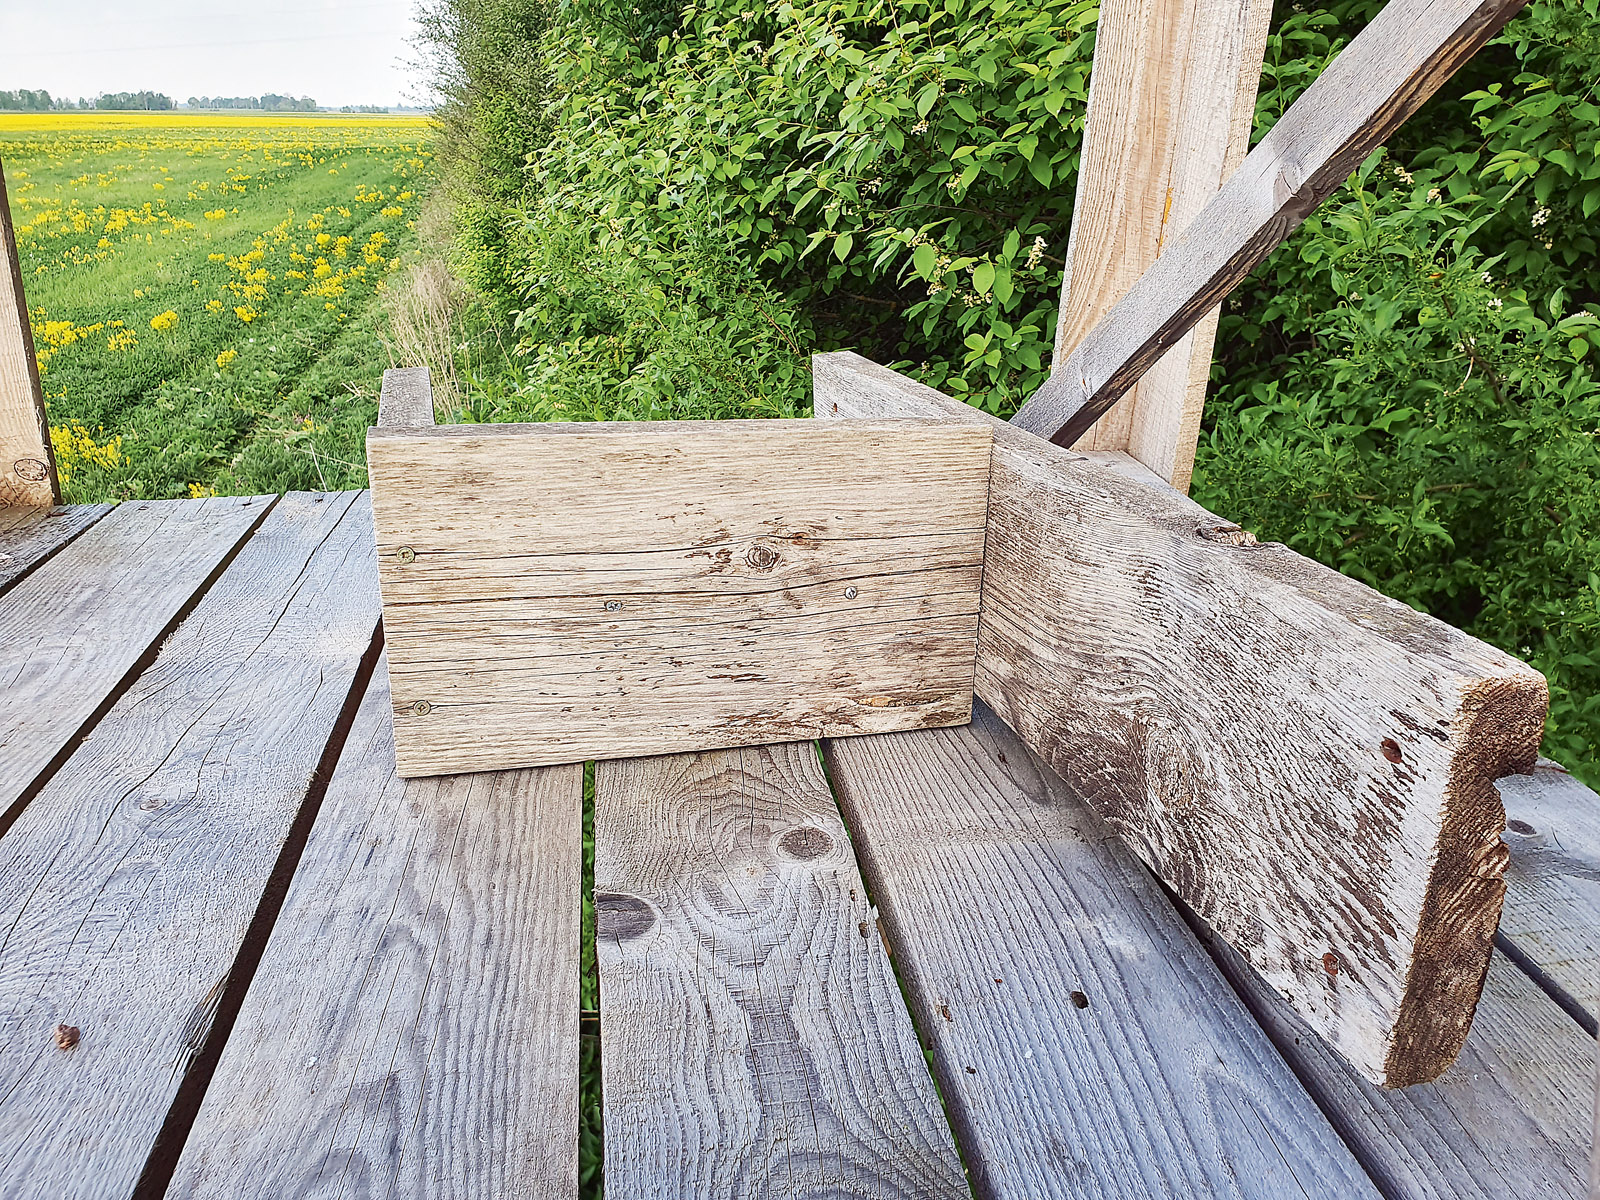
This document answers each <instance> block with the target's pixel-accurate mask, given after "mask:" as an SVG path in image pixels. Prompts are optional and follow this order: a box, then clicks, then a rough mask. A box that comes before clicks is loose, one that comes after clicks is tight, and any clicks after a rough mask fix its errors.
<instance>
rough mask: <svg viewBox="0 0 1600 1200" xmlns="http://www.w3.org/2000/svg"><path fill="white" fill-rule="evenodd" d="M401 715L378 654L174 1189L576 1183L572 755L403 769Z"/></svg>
mask: <svg viewBox="0 0 1600 1200" xmlns="http://www.w3.org/2000/svg"><path fill="white" fill-rule="evenodd" d="M391 726H392V723H391V721H390V719H389V686H388V682H387V680H386V678H385V677H384V674H383V672H382V671H381V670H380V671H378V672H377V674H376V675H375V677H374V678H373V680H372V682H371V684H370V685H369V686H368V688H367V694H366V698H365V699H364V700H363V701H362V704H361V709H360V712H359V713H358V714H357V716H356V719H355V725H354V728H353V729H352V730H351V733H350V739H349V741H348V742H347V743H346V744H345V747H344V751H343V753H342V754H341V755H340V757H339V766H338V769H337V771H336V772H335V773H334V776H333V780H332V782H331V783H330V784H329V785H328V792H327V795H326V797H324V799H323V802H322V806H321V808H320V809H319V810H318V813H317V820H316V825H315V826H314V827H313V828H312V830H311V837H310V841H309V842H307V844H306V848H305V853H304V854H303V855H302V856H301V858H300V863H299V866H298V867H297V868H296V870H295V874H294V879H293V881H292V882H291V883H290V885H289V894H288V897H287V898H286V899H285V901H284V907H283V911H282V913H280V914H279V916H278V920H277V922H276V923H275V924H274V925H273V928H272V939H271V941H270V942H268V944H267V948H266V953H265V954H264V955H263V957H262V960H261V965H260V967H259V968H258V969H257V971H256V974H255V978H254V980H253V982H252V983H251V985H250V990H249V993H248V994H247V995H246V997H245V1002H244V1007H243V1009H242V1011H241V1012H240V1013H239V1019H238V1021H237V1023H236V1024H235V1025H234V1027H233V1032H232V1034H231V1035H230V1036H229V1038H228V1043H227V1046H226V1047H225V1048H224V1050H223V1053H222V1061H221V1062H220V1063H219V1064H218V1066H217V1073H216V1076H215V1077H214V1078H213V1079H212V1080H211V1084H210V1086H209V1087H208V1088H207V1089H206V1097H205V1103H204V1104H203V1105H202V1106H201V1108H200V1114H199V1116H198V1117H197V1118H196V1120H195V1125H194V1128H193V1130H192V1131H191V1132H190V1134H189V1137H188V1139H187V1141H186V1142H185V1143H184V1147H183V1158H182V1160H181V1161H180V1162H179V1164H178V1168H177V1172H176V1174H175V1175H174V1176H173V1180H172V1185H171V1187H169V1188H168V1189H167V1192H166V1195H167V1197H168V1198H169V1200H180V1198H184V1200H187V1198H191V1197H193V1198H198V1197H221V1196H229V1197H246V1196H251V1197H260V1198H261V1200H269V1198H276V1197H284V1196H305V1195H312V1194H315V1195H320V1196H335V1195H340V1194H346V1195H352V1194H353V1195H359V1196H396V1197H399V1196H414V1197H423V1196H435V1197H438V1196H455V1197H469V1196H482V1197H488V1196H528V1197H538V1200H571V1198H574V1197H576V1196H577V1193H578V1139H577V1125H578V1005H577V997H578V913H579V907H580V906H579V902H578V874H579V866H580V863H581V862H582V857H583V847H582V844H581V836H582V831H581V829H580V823H581V819H582V814H583V768H582V767H581V766H578V765H572V766H566V767H546V768H543V769H541V770H537V771H508V772H504V773H492V772H487V773H481V774H476V775H454V776H449V777H446V778H443V779H429V780H419V781H417V782H413V783H406V782H405V781H403V780H400V779H397V778H396V777H395V773H394V740H393V736H392V729H391ZM330 948H331V952H330ZM285 1064H293V1069H292V1070H286V1069H285ZM446 1181H448V1182H446Z"/></svg>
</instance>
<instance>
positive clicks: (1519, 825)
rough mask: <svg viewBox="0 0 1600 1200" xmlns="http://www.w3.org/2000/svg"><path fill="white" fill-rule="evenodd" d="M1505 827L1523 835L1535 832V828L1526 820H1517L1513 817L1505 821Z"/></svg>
mask: <svg viewBox="0 0 1600 1200" xmlns="http://www.w3.org/2000/svg"><path fill="white" fill-rule="evenodd" d="M1506 828H1507V829H1509V830H1510V831H1511V832H1512V833H1520V834H1521V835H1522V836H1523V837H1528V836H1530V835H1531V834H1533V833H1536V832H1537V830H1535V829H1534V827H1533V826H1532V825H1529V824H1528V823H1527V822H1526V821H1518V820H1516V819H1515V818H1513V819H1512V820H1510V821H1507V822H1506Z"/></svg>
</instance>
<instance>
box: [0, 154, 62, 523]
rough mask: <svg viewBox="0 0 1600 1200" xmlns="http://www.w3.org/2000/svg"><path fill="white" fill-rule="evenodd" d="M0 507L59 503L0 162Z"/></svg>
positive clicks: (31, 328)
mask: <svg viewBox="0 0 1600 1200" xmlns="http://www.w3.org/2000/svg"><path fill="white" fill-rule="evenodd" d="M0 259H3V260H4V261H0V509H6V508H12V507H27V508H48V507H49V506H50V505H52V504H60V503H61V489H60V488H59V487H58V486H57V484H56V456H55V450H54V449H53V448H52V447H51V445H50V422H49V420H48V418H47V417H46V416H45V410H44V393H43V392H42V391H41V390H40V388H39V362H38V360H37V359H36V358H35V357H34V352H33V326H32V325H31V324H30V323H29V321H28V300H27V297H26V296H25V295H23V291H22V264H21V260H20V259H19V258H18V256H17V235H16V231H15V230H14V229H13V228H12V227H11V204H10V202H9V201H8V200H7V199H6V173H5V166H4V164H0Z"/></svg>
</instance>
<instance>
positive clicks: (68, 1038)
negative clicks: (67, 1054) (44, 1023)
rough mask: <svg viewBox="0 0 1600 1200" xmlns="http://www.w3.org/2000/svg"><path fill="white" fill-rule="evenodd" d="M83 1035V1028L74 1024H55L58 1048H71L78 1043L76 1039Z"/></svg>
mask: <svg viewBox="0 0 1600 1200" xmlns="http://www.w3.org/2000/svg"><path fill="white" fill-rule="evenodd" d="M82 1036H83V1030H81V1029H79V1028H78V1027H77V1026H76V1025H57V1026H56V1047H57V1049H60V1050H71V1049H72V1048H73V1047H74V1046H76V1045H77V1044H78V1039H79V1038H81V1037H82Z"/></svg>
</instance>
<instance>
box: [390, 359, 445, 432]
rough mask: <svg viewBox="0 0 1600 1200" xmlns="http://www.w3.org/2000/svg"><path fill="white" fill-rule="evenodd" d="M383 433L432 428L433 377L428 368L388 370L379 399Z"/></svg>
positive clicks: (393, 368)
mask: <svg viewBox="0 0 1600 1200" xmlns="http://www.w3.org/2000/svg"><path fill="white" fill-rule="evenodd" d="M378 424H379V425H380V426H381V427H382V428H384V429H423V428H426V427H428V426H430V425H432V424H433V377H432V376H431V375H429V373H428V368H427V367H390V368H389V369H388V370H387V371H385V372H384V373H383V391H382V392H381V393H380V394H379V396H378Z"/></svg>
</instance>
